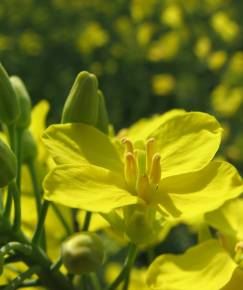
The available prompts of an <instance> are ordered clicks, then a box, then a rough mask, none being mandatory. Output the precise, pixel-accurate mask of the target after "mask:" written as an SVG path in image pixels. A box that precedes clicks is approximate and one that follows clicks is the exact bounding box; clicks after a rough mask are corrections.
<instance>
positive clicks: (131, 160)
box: [124, 152, 137, 186]
mask: <svg viewBox="0 0 243 290" xmlns="http://www.w3.org/2000/svg"><path fill="white" fill-rule="evenodd" d="M124 170H125V172H124V174H125V179H126V181H127V183H128V184H129V185H131V186H134V185H135V182H136V177H137V164H136V160H135V157H134V155H133V154H132V153H131V152H128V153H126V154H125V169H124Z"/></svg>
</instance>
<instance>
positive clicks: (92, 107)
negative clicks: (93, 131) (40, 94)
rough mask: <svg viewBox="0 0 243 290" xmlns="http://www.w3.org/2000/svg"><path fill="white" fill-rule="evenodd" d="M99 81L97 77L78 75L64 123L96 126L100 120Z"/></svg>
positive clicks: (64, 110) (63, 114)
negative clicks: (98, 119)
mask: <svg viewBox="0 0 243 290" xmlns="http://www.w3.org/2000/svg"><path fill="white" fill-rule="evenodd" d="M97 90H98V81H97V78H96V76H95V75H93V74H90V73H88V72H86V71H83V72H81V73H79V74H78V76H77V78H76V80H75V82H74V84H73V86H72V88H71V91H70V93H69V95H68V97H67V100H66V102H65V105H64V108H63V113H62V123H85V124H89V125H92V126H95V125H96V123H97V118H98V107H99V98H98V94H97Z"/></svg>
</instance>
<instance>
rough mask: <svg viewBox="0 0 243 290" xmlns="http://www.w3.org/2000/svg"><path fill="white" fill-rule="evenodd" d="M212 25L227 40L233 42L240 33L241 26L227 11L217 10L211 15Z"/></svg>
mask: <svg viewBox="0 0 243 290" xmlns="http://www.w3.org/2000/svg"><path fill="white" fill-rule="evenodd" d="M211 26H212V27H213V29H214V30H215V31H216V32H217V33H218V35H219V36H220V37H221V38H222V39H224V40H225V41H228V42H231V41H232V40H234V39H235V38H236V36H237V35H238V33H239V26H238V24H237V23H236V22H234V21H233V20H232V19H230V18H229V16H228V15H227V14H226V13H225V12H222V11H221V12H217V13H216V14H214V15H213V16H212V17H211Z"/></svg>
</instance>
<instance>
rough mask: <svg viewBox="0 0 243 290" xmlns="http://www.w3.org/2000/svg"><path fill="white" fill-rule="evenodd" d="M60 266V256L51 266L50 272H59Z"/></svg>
mask: <svg viewBox="0 0 243 290" xmlns="http://www.w3.org/2000/svg"><path fill="white" fill-rule="evenodd" d="M61 266H62V256H60V257H59V258H58V260H57V261H56V262H55V263H54V264H52V265H51V270H52V272H54V271H57V270H59V269H60V268H61Z"/></svg>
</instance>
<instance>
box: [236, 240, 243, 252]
mask: <svg viewBox="0 0 243 290" xmlns="http://www.w3.org/2000/svg"><path fill="white" fill-rule="evenodd" d="M239 251H242V252H243V241H240V242H238V243H237V244H236V245H235V252H239Z"/></svg>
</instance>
